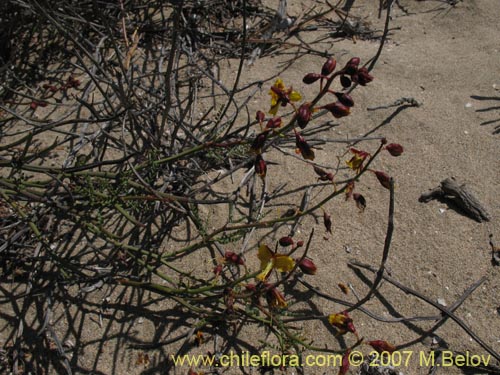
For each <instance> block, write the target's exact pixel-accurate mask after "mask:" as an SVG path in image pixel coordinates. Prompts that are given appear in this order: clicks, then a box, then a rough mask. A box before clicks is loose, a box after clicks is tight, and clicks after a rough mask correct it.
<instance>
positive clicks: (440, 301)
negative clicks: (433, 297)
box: [437, 298, 446, 306]
mask: <svg viewBox="0 0 500 375" xmlns="http://www.w3.org/2000/svg"><path fill="white" fill-rule="evenodd" d="M437 303H439V304H440V305H442V306H446V301H445V300H444V298H438V300H437Z"/></svg>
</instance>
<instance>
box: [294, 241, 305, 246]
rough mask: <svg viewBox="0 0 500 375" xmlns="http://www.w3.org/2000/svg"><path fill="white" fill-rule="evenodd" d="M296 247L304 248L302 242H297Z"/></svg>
mask: <svg viewBox="0 0 500 375" xmlns="http://www.w3.org/2000/svg"><path fill="white" fill-rule="evenodd" d="M296 246H297V247H302V246H304V241H302V240H300V241H297V244H296Z"/></svg>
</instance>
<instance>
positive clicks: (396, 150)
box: [385, 143, 403, 156]
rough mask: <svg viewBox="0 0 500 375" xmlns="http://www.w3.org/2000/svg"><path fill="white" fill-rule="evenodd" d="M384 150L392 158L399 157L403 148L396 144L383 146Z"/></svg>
mask: <svg viewBox="0 0 500 375" xmlns="http://www.w3.org/2000/svg"><path fill="white" fill-rule="evenodd" d="M385 149H386V150H387V151H389V154H391V155H392V156H399V155H401V154H402V153H403V146H401V145H400V144H398V143H390V144H388V145H387V146H385Z"/></svg>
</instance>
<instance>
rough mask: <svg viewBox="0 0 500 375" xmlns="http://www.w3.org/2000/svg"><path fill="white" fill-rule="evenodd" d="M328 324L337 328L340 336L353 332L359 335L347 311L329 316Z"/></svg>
mask: <svg viewBox="0 0 500 375" xmlns="http://www.w3.org/2000/svg"><path fill="white" fill-rule="evenodd" d="M328 322H329V323H330V324H331V325H332V326H334V327H335V328H337V332H338V334H339V335H344V334H346V333H347V332H352V333H354V334H355V335H357V333H356V328H354V324H353V321H352V319H351V317H350V316H349V314H348V313H347V311H344V312H341V313H338V314H330V315H328Z"/></svg>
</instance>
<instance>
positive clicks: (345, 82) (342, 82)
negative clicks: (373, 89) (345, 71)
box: [340, 76, 351, 89]
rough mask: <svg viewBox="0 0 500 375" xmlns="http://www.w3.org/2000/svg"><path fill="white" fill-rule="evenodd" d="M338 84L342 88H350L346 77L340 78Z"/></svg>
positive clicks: (349, 81) (349, 82)
mask: <svg viewBox="0 0 500 375" xmlns="http://www.w3.org/2000/svg"><path fill="white" fill-rule="evenodd" d="M340 84H341V85H342V87H343V88H345V89H347V88H349V87H351V80H350V79H349V77H347V76H340Z"/></svg>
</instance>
